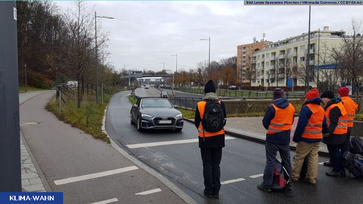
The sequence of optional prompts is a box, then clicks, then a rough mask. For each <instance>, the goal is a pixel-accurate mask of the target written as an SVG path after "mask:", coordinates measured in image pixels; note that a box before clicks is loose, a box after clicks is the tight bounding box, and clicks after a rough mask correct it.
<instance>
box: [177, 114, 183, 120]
mask: <svg viewBox="0 0 363 204" xmlns="http://www.w3.org/2000/svg"><path fill="white" fill-rule="evenodd" d="M175 117H176V118H177V119H182V118H183V114H178V115H176V116H175Z"/></svg>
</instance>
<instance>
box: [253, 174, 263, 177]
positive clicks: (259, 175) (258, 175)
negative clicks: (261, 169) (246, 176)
mask: <svg viewBox="0 0 363 204" xmlns="http://www.w3.org/2000/svg"><path fill="white" fill-rule="evenodd" d="M261 176H263V174H256V175H252V176H250V178H258V177H261Z"/></svg>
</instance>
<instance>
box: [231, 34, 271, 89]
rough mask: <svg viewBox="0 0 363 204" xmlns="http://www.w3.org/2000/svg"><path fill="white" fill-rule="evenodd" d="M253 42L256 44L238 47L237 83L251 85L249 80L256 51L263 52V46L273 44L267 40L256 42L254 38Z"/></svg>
mask: <svg viewBox="0 0 363 204" xmlns="http://www.w3.org/2000/svg"><path fill="white" fill-rule="evenodd" d="M253 41H254V42H253V43H250V44H245V45H238V46H237V76H238V80H237V81H238V82H241V83H242V84H249V83H250V80H249V79H250V77H251V76H250V74H251V67H252V54H253V53H254V52H255V51H256V50H262V48H263V46H265V45H268V44H269V43H271V42H268V41H265V40H261V41H260V42H258V41H256V38H254V40H253Z"/></svg>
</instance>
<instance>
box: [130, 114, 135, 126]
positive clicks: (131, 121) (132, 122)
mask: <svg viewBox="0 0 363 204" xmlns="http://www.w3.org/2000/svg"><path fill="white" fill-rule="evenodd" d="M130 123H131V125H133V124H135V123H134V121H133V120H132V114H130Z"/></svg>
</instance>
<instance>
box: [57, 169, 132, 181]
mask: <svg viewBox="0 0 363 204" xmlns="http://www.w3.org/2000/svg"><path fill="white" fill-rule="evenodd" d="M136 169H138V167H137V166H129V167H125V168H120V169H114V170H110V171H103V172H99V173H94V174H87V175H83V176H76V177H70V178H66V179H60V180H56V181H54V183H55V185H63V184H68V183H74V182H78V181H84V180H89V179H95V178H100V177H104V176H110V175H113V174H119V173H124V172H127V171H132V170H136Z"/></svg>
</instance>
